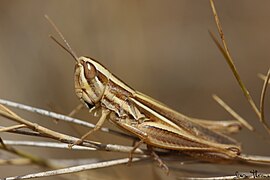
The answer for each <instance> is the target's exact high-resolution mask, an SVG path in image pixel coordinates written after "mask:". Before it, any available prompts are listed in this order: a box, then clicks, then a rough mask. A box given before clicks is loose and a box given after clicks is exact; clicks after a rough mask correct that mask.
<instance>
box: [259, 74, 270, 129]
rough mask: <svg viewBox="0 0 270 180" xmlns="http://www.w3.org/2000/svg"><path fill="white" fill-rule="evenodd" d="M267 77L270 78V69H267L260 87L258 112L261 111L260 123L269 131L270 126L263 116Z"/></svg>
mask: <svg viewBox="0 0 270 180" xmlns="http://www.w3.org/2000/svg"><path fill="white" fill-rule="evenodd" d="M269 79H270V69H269V70H268V72H267V75H266V78H265V80H264V83H263V88H262V93H261V100H260V112H261V118H260V119H261V122H262V124H263V125H264V126H265V128H266V129H267V130H268V132H269V133H270V127H269V125H268V124H267V123H266V121H265V117H264V101H265V95H266V90H267V87H268V82H269Z"/></svg>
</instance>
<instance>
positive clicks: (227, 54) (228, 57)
mask: <svg viewBox="0 0 270 180" xmlns="http://www.w3.org/2000/svg"><path fill="white" fill-rule="evenodd" d="M210 4H211V7H212V11H213V14H214V17H215V22H216V25H217V28H218V32H219V35H220V38H221V41H222V44H223V47H224V48H223V47H222V46H221V45H220V44H219V42H218V40H217V38H215V36H214V34H213V33H212V32H210V35H211V37H212V39H213V40H214V42H215V43H216V45H217V46H218V48H219V49H220V51H221V52H222V54H223V56H224V57H225V59H226V61H227V63H228V65H229V66H230V69H231V70H232V72H233V74H234V77H235V78H236V80H237V82H238V84H239V86H240V87H241V90H242V91H243V93H244V95H245V97H246V99H247V100H248V102H249V104H250V105H251V107H252V109H253V110H254V112H255V113H256V115H257V116H258V117H259V118H260V116H261V113H260V111H259V110H258V108H257V106H256V105H255V102H254V101H253V99H252V97H251V95H250V93H249V91H248V90H247V88H246V87H245V85H244V83H243V82H242V80H241V78H240V75H239V73H238V71H237V69H236V66H235V65H234V62H233V59H232V57H231V55H230V52H229V49H228V46H227V44H226V41H225V36H224V33H223V30H222V27H221V24H220V21H219V17H218V15H217V12H216V8H215V5H214V2H213V0H210Z"/></svg>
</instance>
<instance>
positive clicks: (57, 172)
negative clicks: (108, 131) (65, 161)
mask: <svg viewBox="0 0 270 180" xmlns="http://www.w3.org/2000/svg"><path fill="white" fill-rule="evenodd" d="M143 159H145V158H133V159H132V162H136V161H140V160H143ZM128 161H129V158H123V159H116V160H110V161H104V162H98V163H92V164H86V165H80V166H73V167H68V168H62V169H57V170H52V171H45V172H40V173H33V174H28V175H23V176H14V177H7V178H5V180H15V179H16V180H17V179H33V178H40V177H49V176H56V175H63V174H70V173H76V172H81V171H86V170H92V169H100V168H104V167H110V166H116V165H120V164H126V163H128Z"/></svg>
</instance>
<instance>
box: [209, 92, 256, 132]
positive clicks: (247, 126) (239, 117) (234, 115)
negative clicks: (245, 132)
mask: <svg viewBox="0 0 270 180" xmlns="http://www.w3.org/2000/svg"><path fill="white" fill-rule="evenodd" d="M213 98H214V100H215V101H216V102H217V103H218V104H219V105H221V106H222V107H223V108H224V109H225V110H226V111H227V112H228V113H230V114H231V115H232V116H233V117H234V118H235V119H237V120H238V121H239V122H240V123H241V124H243V126H245V127H246V128H247V129H249V130H250V131H254V128H253V127H252V126H251V125H250V124H249V123H248V122H247V121H246V120H245V119H244V118H242V117H241V116H240V115H239V114H237V113H236V112H235V111H234V110H233V109H232V108H230V107H229V106H228V105H227V104H226V103H225V102H224V101H223V100H222V99H220V98H219V97H218V96H217V95H215V94H214V95H213Z"/></svg>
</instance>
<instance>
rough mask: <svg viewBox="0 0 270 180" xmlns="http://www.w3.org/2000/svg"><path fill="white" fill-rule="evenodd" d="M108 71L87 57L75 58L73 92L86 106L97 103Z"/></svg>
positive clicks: (106, 80)
mask: <svg viewBox="0 0 270 180" xmlns="http://www.w3.org/2000/svg"><path fill="white" fill-rule="evenodd" d="M109 76H110V73H109V72H108V70H106V69H105V68H104V67H103V66H102V65H101V64H99V63H98V62H96V61H95V60H93V59H91V58H88V57H83V56H82V57H80V58H78V59H77V63H76V65H75V72H74V83H75V93H76V95H77V96H78V98H79V99H80V101H82V102H83V103H84V104H85V105H86V106H87V107H88V108H91V107H93V106H95V105H96V104H98V103H99V101H100V99H101V98H102V96H103V94H104V92H105V87H106V84H107V82H108V79H109Z"/></svg>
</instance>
